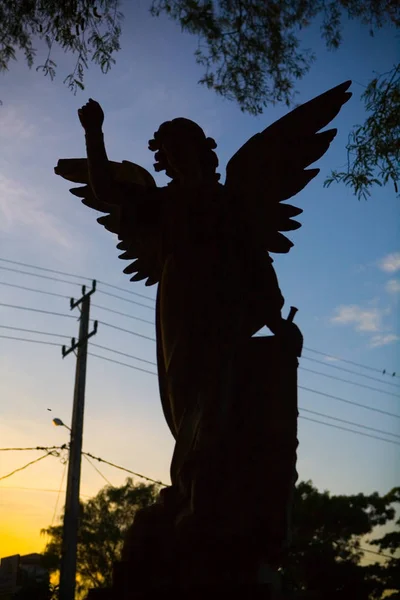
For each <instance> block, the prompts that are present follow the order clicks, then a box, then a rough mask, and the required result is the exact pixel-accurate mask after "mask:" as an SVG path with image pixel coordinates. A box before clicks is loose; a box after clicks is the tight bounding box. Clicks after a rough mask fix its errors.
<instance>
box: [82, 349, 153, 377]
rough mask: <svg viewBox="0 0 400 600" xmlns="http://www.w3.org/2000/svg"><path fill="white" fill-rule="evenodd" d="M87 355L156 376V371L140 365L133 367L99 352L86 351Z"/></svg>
mask: <svg viewBox="0 0 400 600" xmlns="http://www.w3.org/2000/svg"><path fill="white" fill-rule="evenodd" d="M88 355H89V356H94V357H95V358H101V360H106V361H108V362H111V363H114V364H116V365H122V366H123V367H129V368H130V369H135V370H136V371H141V372H142V373H148V374H149V375H155V376H157V373H154V371H148V370H147V369H141V368H140V367H135V366H134V365H128V363H123V362H121V361H119V360H114V359H112V358H107V357H105V356H100V355H99V354H94V353H93V352H88Z"/></svg>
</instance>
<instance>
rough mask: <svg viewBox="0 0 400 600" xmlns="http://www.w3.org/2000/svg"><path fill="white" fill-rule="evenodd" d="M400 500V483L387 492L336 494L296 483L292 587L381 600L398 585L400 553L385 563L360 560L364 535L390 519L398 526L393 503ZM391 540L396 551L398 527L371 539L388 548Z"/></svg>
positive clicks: (330, 595) (399, 535) (290, 570)
mask: <svg viewBox="0 0 400 600" xmlns="http://www.w3.org/2000/svg"><path fill="white" fill-rule="evenodd" d="M399 501H400V488H394V489H393V490H391V491H390V492H389V493H388V494H385V495H384V496H380V495H379V494H378V493H376V492H375V493H373V494H371V495H368V496H367V495H364V494H356V495H352V496H344V495H340V496H335V495H331V494H330V493H329V492H322V493H321V492H319V491H318V490H317V489H316V488H314V487H313V486H312V483H311V482H300V483H299V484H298V486H297V488H296V496H295V510H294V515H293V545H292V551H291V555H290V557H289V561H288V565H287V572H288V575H289V577H291V579H292V581H293V587H295V588H296V589H297V590H307V591H308V592H319V593H320V594H322V596H321V597H323V598H324V600H325V599H326V600H331V599H332V600H333V599H335V598H338V599H339V598H343V597H346V598H357V600H372V598H374V599H375V598H376V599H378V598H379V599H380V598H382V595H383V594H384V592H385V590H388V589H392V590H397V589H398V590H400V587H399V578H398V576H397V580H396V578H395V575H394V574H395V573H397V570H398V569H396V566H397V568H398V567H399V566H400V559H399V558H396V559H395V558H393V559H392V560H389V561H387V562H386V563H385V564H380V563H378V562H377V563H375V564H373V565H371V566H362V565H361V564H360V561H361V559H362V558H363V556H364V552H363V549H362V547H363V543H362V542H361V540H362V539H363V538H365V536H366V535H368V534H371V533H372V532H373V529H374V528H375V527H377V526H382V525H385V524H386V523H391V524H392V526H395V524H394V523H392V521H393V519H394V517H395V510H394V508H393V504H394V503H396V502H399ZM396 524H397V525H399V524H400V523H399V521H396ZM390 540H393V546H391V549H392V551H393V553H395V552H396V551H398V550H400V543H399V541H400V529H399V530H396V531H393V532H392V533H390V534H387V535H386V536H384V537H383V538H381V539H376V540H375V541H374V542H370V543H374V544H375V545H377V546H378V547H379V550H380V551H381V550H384V549H385V548H388V547H389V546H388V544H389V543H390ZM364 543H365V542H364ZM385 544H386V545H385ZM391 563H393V564H391ZM396 586H397V587H396Z"/></svg>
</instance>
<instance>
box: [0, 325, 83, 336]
mask: <svg viewBox="0 0 400 600" xmlns="http://www.w3.org/2000/svg"><path fill="white" fill-rule="evenodd" d="M0 328H1V329H12V330H13V331H24V332H25V333H38V334H40V335H51V336H54V337H63V338H68V339H69V340H70V339H71V336H70V335H64V334H63V333H50V332H48V331H38V330H37V329H23V328H22V327H11V326H10V325H0ZM16 339H17V338H16Z"/></svg>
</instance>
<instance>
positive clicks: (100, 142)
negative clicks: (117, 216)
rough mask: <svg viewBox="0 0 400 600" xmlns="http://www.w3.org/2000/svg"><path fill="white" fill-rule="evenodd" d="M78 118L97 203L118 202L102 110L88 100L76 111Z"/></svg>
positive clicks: (90, 180)
mask: <svg viewBox="0 0 400 600" xmlns="http://www.w3.org/2000/svg"><path fill="white" fill-rule="evenodd" d="M78 116H79V120H80V122H81V125H82V127H83V129H84V130H85V141H86V153H87V166H88V175H89V183H90V187H91V188H92V191H93V193H94V195H95V196H96V198H97V200H99V202H107V203H109V202H110V201H112V200H114V201H116V202H118V198H117V197H116V196H118V193H117V190H116V188H115V184H114V178H113V174H112V172H111V168H110V163H109V160H108V157H107V152H106V148H105V145H104V136H103V131H102V125H103V121H104V113H103V110H102V108H101V106H100V104H99V103H98V102H95V101H94V100H92V99H89V102H87V104H85V106H82V108H80V109H79V110H78Z"/></svg>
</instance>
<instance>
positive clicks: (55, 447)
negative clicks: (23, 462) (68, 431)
mask: <svg viewBox="0 0 400 600" xmlns="http://www.w3.org/2000/svg"><path fill="white" fill-rule="evenodd" d="M66 448H67V445H66V444H63V445H62V446H34V447H33V448H0V452H16V451H17V450H44V451H45V452H49V451H50V450H65V449H66Z"/></svg>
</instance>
